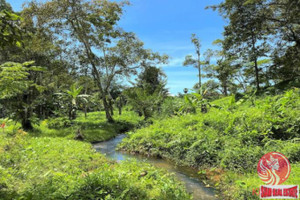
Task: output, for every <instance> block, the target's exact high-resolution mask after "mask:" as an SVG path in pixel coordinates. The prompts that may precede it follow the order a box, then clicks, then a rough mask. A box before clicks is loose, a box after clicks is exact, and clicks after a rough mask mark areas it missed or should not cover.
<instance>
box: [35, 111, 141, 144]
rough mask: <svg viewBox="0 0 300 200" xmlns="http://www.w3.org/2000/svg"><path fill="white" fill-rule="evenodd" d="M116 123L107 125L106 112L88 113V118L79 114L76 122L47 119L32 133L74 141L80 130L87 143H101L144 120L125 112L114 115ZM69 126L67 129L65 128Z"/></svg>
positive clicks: (37, 135) (132, 113) (63, 119)
mask: <svg viewBox="0 0 300 200" xmlns="http://www.w3.org/2000/svg"><path fill="white" fill-rule="evenodd" d="M114 119H115V123H112V124H110V123H107V122H106V119H105V113H104V112H91V113H88V115H87V118H85V117H84V114H83V113H79V114H78V117H77V118H76V120H74V122H72V123H71V122H70V121H69V120H68V119H66V118H55V119H46V120H44V121H42V122H41V123H40V124H39V125H35V126H34V131H33V132H32V133H30V134H31V135H33V136H35V137H64V138H68V139H73V138H74V137H75V136H76V133H77V132H78V130H80V133H81V134H82V135H83V137H84V141H86V142H101V141H105V140H108V139H110V138H113V137H115V136H116V135H118V134H120V133H123V132H126V131H128V130H132V129H133V128H135V127H137V126H138V125H139V124H140V123H141V121H142V118H141V117H139V116H138V115H137V114H136V113H134V112H131V111H125V112H123V114H122V115H119V114H115V115H114ZM65 126H67V128H66V127H65Z"/></svg>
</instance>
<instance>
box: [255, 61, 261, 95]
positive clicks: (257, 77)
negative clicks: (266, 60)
mask: <svg viewBox="0 0 300 200" xmlns="http://www.w3.org/2000/svg"><path fill="white" fill-rule="evenodd" d="M254 68H255V79H256V89H257V91H259V90H260V87H259V74H258V65H257V57H255V61H254Z"/></svg>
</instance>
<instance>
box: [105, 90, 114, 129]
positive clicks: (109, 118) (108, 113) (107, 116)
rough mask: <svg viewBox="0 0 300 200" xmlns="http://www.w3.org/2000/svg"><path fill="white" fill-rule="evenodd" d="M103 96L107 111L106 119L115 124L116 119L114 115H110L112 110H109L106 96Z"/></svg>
mask: <svg viewBox="0 0 300 200" xmlns="http://www.w3.org/2000/svg"><path fill="white" fill-rule="evenodd" d="M103 96H104V98H103ZM103 96H102V100H103V106H104V110H105V116H106V119H107V121H108V122H109V123H113V122H114V119H113V118H112V115H111V113H110V109H109V106H108V103H107V100H106V97H105V95H103Z"/></svg>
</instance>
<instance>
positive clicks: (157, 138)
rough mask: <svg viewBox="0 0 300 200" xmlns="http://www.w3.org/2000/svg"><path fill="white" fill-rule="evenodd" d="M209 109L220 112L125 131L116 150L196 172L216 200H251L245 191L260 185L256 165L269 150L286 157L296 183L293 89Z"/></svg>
mask: <svg viewBox="0 0 300 200" xmlns="http://www.w3.org/2000/svg"><path fill="white" fill-rule="evenodd" d="M211 104H214V105H219V107H220V108H215V107H212V108H210V110H209V112H208V113H205V114H203V113H200V112H198V114H185V115H180V116H172V117H169V118H165V119H159V120H154V123H153V125H151V126H148V127H145V128H142V129H139V130H136V131H134V132H130V133H129V136H130V137H129V138H126V139H124V140H123V143H122V144H121V145H120V147H119V148H121V149H123V150H127V151H130V152H134V153H140V154H147V155H152V156H159V157H163V158H166V159H170V160H173V161H175V162H177V163H178V164H179V165H186V166H192V167H196V168H199V169H200V172H201V173H203V171H204V172H205V173H203V174H206V175H207V176H209V177H211V180H214V182H215V184H216V185H217V187H219V189H220V190H221V191H222V193H223V194H222V195H223V196H222V199H226V198H227V199H255V198H256V197H254V196H252V189H250V188H252V187H254V188H256V187H259V185H262V184H263V182H262V181H260V180H259V178H258V175H257V173H256V166H257V162H258V161H259V159H260V158H261V157H262V156H263V155H264V154H266V153H268V152H272V151H278V152H281V153H283V154H284V155H285V156H287V158H288V159H289V161H290V162H291V163H292V164H293V169H292V175H291V177H290V179H289V183H290V184H299V178H296V177H299V176H298V175H299V171H300V168H299V162H300V157H299V155H300V142H299V138H300V127H299V124H300V107H299V105H300V95H299V90H296V89H295V90H290V91H287V92H286V93H285V94H283V95H277V96H261V97H248V98H244V99H242V100H240V101H237V102H236V101H235V100H234V98H233V97H226V98H224V99H219V100H217V101H215V102H212V103H211ZM206 169H210V170H211V169H216V170H217V171H218V173H212V172H210V170H208V172H209V173H206ZM213 171H214V170H213ZM252 177H254V178H252ZM227 193H230V194H227Z"/></svg>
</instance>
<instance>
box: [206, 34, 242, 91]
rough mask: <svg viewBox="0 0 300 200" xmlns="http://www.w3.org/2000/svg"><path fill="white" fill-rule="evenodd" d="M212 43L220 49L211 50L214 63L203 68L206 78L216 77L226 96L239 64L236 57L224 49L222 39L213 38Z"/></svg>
mask: <svg viewBox="0 0 300 200" xmlns="http://www.w3.org/2000/svg"><path fill="white" fill-rule="evenodd" d="M213 44H214V45H218V46H219V47H220V50H215V51H214V52H213V57H215V58H216V63H215V64H210V65H208V66H206V67H205V68H204V71H206V76H207V77H208V78H216V79H218V81H219V82H220V86H221V91H222V93H223V95H225V96H227V95H228V91H229V88H231V86H233V85H234V83H233V76H234V75H235V74H236V73H237V69H238V68H239V64H237V63H236V62H235V61H236V57H235V56H234V55H231V54H229V53H227V51H226V50H225V49H224V46H223V45H224V41H223V40H220V39H218V40H215V41H214V42H213Z"/></svg>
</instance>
